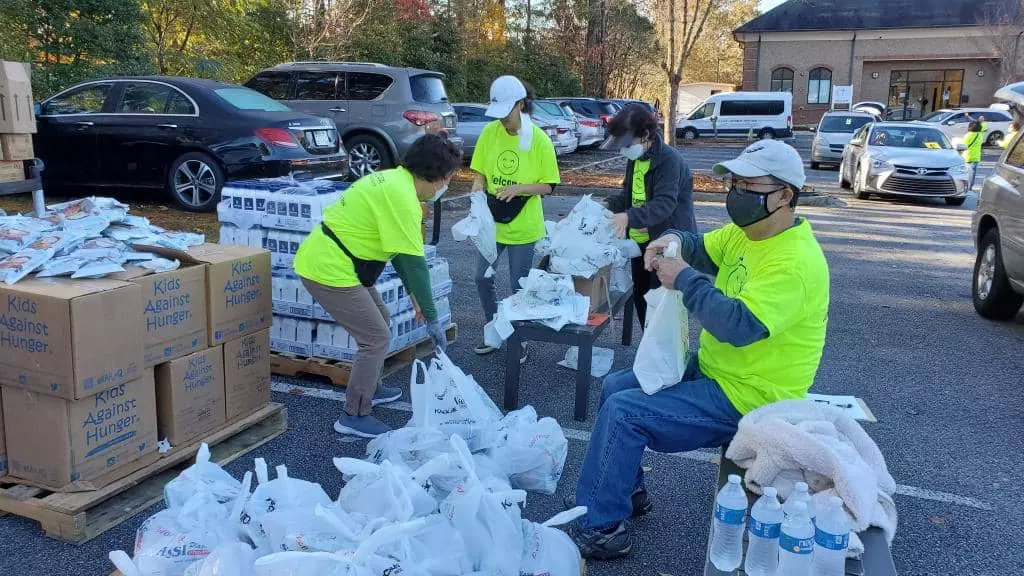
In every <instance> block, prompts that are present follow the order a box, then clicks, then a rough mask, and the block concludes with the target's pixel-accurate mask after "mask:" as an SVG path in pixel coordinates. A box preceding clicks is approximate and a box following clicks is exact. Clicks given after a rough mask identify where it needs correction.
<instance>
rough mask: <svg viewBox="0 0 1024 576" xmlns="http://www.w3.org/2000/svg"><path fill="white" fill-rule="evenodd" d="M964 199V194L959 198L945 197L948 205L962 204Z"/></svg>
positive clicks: (965, 199)
mask: <svg viewBox="0 0 1024 576" xmlns="http://www.w3.org/2000/svg"><path fill="white" fill-rule="evenodd" d="M966 201H967V197H966V196H962V197H960V198H946V204H949V205H950V206H963V205H964V202H966Z"/></svg>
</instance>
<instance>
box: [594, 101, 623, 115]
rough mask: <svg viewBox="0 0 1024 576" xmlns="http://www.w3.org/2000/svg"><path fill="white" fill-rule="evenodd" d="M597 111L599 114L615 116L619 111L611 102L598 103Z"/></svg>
mask: <svg viewBox="0 0 1024 576" xmlns="http://www.w3.org/2000/svg"><path fill="white" fill-rule="evenodd" d="M597 109H598V110H600V111H601V114H615V113H616V112H618V111H619V109H618V107H617V106H616V105H615V104H612V103H611V102H598V103H597Z"/></svg>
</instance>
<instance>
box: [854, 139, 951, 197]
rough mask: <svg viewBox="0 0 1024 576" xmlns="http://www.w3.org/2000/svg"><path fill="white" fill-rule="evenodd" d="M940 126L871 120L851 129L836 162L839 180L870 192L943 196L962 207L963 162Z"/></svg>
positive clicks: (860, 193) (856, 192) (858, 190)
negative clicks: (857, 128) (852, 131)
mask: <svg viewBox="0 0 1024 576" xmlns="http://www.w3.org/2000/svg"><path fill="white" fill-rule="evenodd" d="M962 148H963V146H960V147H958V148H955V147H954V146H953V144H952V143H951V142H950V141H949V138H947V137H946V135H945V134H943V133H942V132H941V131H939V130H938V129H936V128H932V127H930V126H923V125H921V124H916V123H911V122H907V123H898V124H897V123H890V122H880V123H870V124H867V125H865V126H864V127H863V128H861V129H860V130H858V131H857V133H856V134H854V136H853V138H852V139H851V140H850V142H849V143H848V144H847V145H846V149H845V151H844V152H843V158H842V161H841V162H840V164H839V185H840V186H841V187H843V188H850V187H851V186H852V187H853V193H854V195H855V196H856V197H857V198H859V199H861V200H867V199H868V198H869V197H870V196H871V195H872V194H878V195H883V196H905V197H913V198H944V199H945V200H946V204H949V205H952V206H960V205H961V204H963V203H964V200H965V199H966V198H967V192H968V189H967V185H968V178H969V174H968V169H967V163H966V162H964V159H963V158H961V157H960V153H959V149H962Z"/></svg>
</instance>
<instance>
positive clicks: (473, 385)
mask: <svg viewBox="0 0 1024 576" xmlns="http://www.w3.org/2000/svg"><path fill="white" fill-rule="evenodd" d="M420 375H422V378H423V382H419V381H418V380H419V376H420ZM410 396H411V397H412V425H413V426H415V427H417V428H426V429H436V430H440V431H441V432H442V433H444V434H445V435H447V436H449V437H450V436H451V435H452V434H458V435H460V436H462V437H463V439H465V440H466V442H468V443H469V445H470V447H471V448H472V449H473V450H481V449H483V448H486V446H481V445H480V443H479V439H480V438H481V437H482V436H483V434H484V432H485V431H486V430H488V429H490V428H492V427H493V426H494V425H496V424H497V423H498V421H499V420H501V411H500V410H499V409H498V407H497V406H496V405H495V404H494V401H493V400H491V398H490V396H488V395H487V393H486V392H484V389H483V388H481V387H480V385H479V384H477V382H476V380H474V379H473V377H472V376H469V375H467V374H466V373H464V372H463V371H462V370H460V369H459V367H458V366H456V365H455V363H454V362H452V361H451V359H450V358H448V356H447V355H446V354H445V353H444V352H441V351H437V358H435V359H433V360H431V362H430V367H429V368H428V367H427V366H426V365H424V364H423V362H420V361H418V360H417V361H416V362H415V363H414V364H413V370H412V376H411V379H410Z"/></svg>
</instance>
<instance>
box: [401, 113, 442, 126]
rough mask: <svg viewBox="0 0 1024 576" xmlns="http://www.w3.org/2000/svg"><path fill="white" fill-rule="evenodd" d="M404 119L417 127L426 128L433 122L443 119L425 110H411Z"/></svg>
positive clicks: (404, 115)
mask: <svg viewBox="0 0 1024 576" xmlns="http://www.w3.org/2000/svg"><path fill="white" fill-rule="evenodd" d="M402 117H403V118H405V119H406V120H408V121H409V122H412V123H413V124H415V125H416V126H426V125H427V124H430V123H432V122H437V121H439V120H440V119H441V117H440V116H438V115H437V114H434V113H433V112H425V111H423V110H409V111H407V112H406V113H405V114H402Z"/></svg>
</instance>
